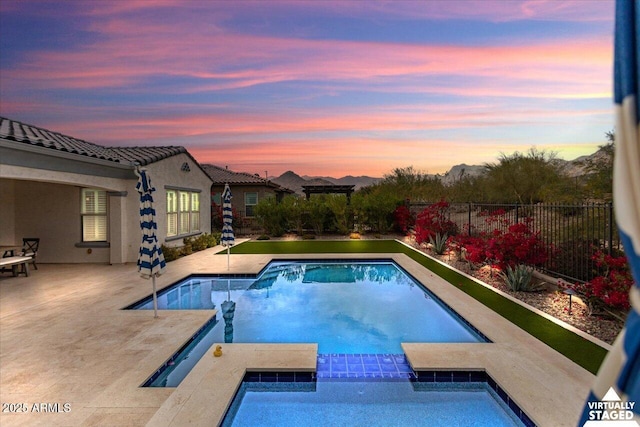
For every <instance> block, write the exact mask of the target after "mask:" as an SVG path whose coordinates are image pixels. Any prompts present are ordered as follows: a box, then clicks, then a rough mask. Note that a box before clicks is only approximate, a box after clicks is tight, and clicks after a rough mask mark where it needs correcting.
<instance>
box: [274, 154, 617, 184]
mask: <svg viewBox="0 0 640 427" xmlns="http://www.w3.org/2000/svg"><path fill="white" fill-rule="evenodd" d="M605 156H607V153H606V150H604V149H599V150H598V151H596V152H595V153H593V154H591V155H587V156H581V157H578V158H577V159H574V160H563V159H555V160H554V161H555V162H557V163H558V164H559V166H560V168H561V169H562V170H563V171H564V173H565V174H567V175H568V176H570V177H577V176H580V175H583V174H584V173H585V163H586V162H587V161H589V160H591V161H596V162H597V161H599V160H602V159H603V158H604V157H605ZM485 170H486V169H485V166H484V165H467V164H464V163H462V164H459V165H455V166H453V167H452V168H451V169H449V170H448V171H447V172H445V173H444V174H442V175H440V174H438V175H433V176H438V177H440V179H441V180H442V182H443V183H444V184H445V185H449V184H453V183H454V182H456V181H457V180H459V179H461V178H462V177H475V176H479V175H482V174H483V173H484V171H485ZM270 179H271V181H273V182H275V183H276V184H278V185H281V186H283V187H286V188H289V189H291V190H293V191H295V192H296V193H298V194H304V193H303V192H302V186H303V185H355V189H356V190H359V189H360V188H362V187H366V186H368V185H372V184H375V183H377V182H379V181H381V180H382V179H383V178H375V177H371V176H365V175H363V176H351V175H347V176H344V177H342V178H333V177H331V176H308V175H303V176H300V175H298V174H296V173H295V172H293V171H287V172H285V173H283V174H282V175H280V176H279V177H276V178H270Z"/></svg>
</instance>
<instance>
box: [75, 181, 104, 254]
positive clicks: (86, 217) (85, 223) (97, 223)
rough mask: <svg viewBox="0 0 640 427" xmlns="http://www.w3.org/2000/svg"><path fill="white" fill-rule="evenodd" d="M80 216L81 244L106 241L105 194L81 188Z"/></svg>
mask: <svg viewBox="0 0 640 427" xmlns="http://www.w3.org/2000/svg"><path fill="white" fill-rule="evenodd" d="M81 197H82V200H81V208H80V216H81V218H82V241H83V242H106V241H107V192H106V191H104V190H96V189H92V188H83V189H82V192H81Z"/></svg>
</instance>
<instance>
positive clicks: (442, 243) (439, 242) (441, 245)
mask: <svg viewBox="0 0 640 427" xmlns="http://www.w3.org/2000/svg"><path fill="white" fill-rule="evenodd" d="M448 240H449V236H448V235H447V233H444V234H440V233H436V235H435V236H429V243H431V247H432V248H433V252H435V253H436V254H438V255H442V254H443V253H444V252H445V251H446V250H447V241H448Z"/></svg>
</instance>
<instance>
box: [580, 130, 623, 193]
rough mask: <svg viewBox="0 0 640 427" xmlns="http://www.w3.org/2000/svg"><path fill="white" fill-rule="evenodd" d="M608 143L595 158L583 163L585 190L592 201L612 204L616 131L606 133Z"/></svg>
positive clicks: (591, 157) (592, 157)
mask: <svg viewBox="0 0 640 427" xmlns="http://www.w3.org/2000/svg"><path fill="white" fill-rule="evenodd" d="M605 136H606V138H607V141H608V142H607V143H606V144H604V145H601V146H600V147H599V148H600V149H599V150H598V152H597V153H596V154H595V155H594V156H590V157H589V158H588V159H587V160H585V161H584V162H583V166H584V169H585V172H586V174H587V176H586V182H585V185H584V190H585V193H586V196H587V197H588V198H590V199H596V200H601V201H604V202H610V201H611V200H613V153H614V147H615V141H616V135H615V131H609V132H606V133H605Z"/></svg>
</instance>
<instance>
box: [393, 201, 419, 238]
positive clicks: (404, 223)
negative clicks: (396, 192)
mask: <svg viewBox="0 0 640 427" xmlns="http://www.w3.org/2000/svg"><path fill="white" fill-rule="evenodd" d="M393 220H394V226H395V229H396V230H398V231H401V232H403V233H406V232H407V231H409V229H410V228H411V227H413V225H414V224H415V222H416V219H415V218H414V217H413V214H412V213H411V211H410V210H409V207H408V206H407V205H400V206H398V207H397V208H396V210H395V211H393Z"/></svg>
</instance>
